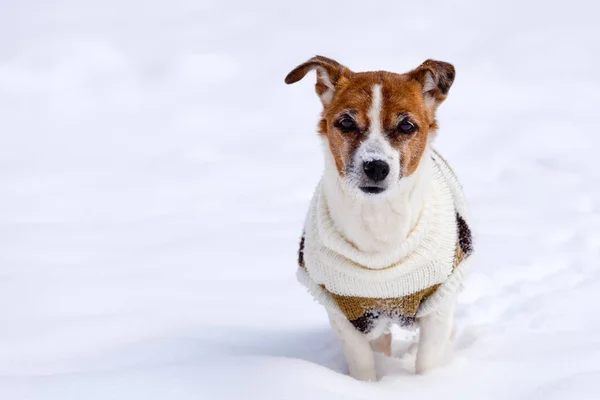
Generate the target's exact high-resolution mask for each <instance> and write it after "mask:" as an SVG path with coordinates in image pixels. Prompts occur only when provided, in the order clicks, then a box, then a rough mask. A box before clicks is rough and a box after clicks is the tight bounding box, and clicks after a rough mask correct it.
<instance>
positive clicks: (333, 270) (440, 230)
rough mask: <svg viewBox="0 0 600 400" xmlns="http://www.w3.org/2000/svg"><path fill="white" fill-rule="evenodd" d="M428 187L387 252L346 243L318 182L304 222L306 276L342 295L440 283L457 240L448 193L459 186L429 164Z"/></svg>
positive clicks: (405, 291)
mask: <svg viewBox="0 0 600 400" xmlns="http://www.w3.org/2000/svg"><path fill="white" fill-rule="evenodd" d="M432 175H433V179H432V190H430V191H429V194H428V196H427V197H426V199H425V201H424V205H423V209H422V211H421V215H420V216H419V218H418V221H417V223H416V225H415V227H414V228H413V229H412V231H411V232H410V233H409V235H408V237H407V239H406V240H405V241H404V242H402V244H401V245H400V246H399V247H398V248H396V249H393V250H391V251H388V252H382V253H365V252H362V251H359V250H358V249H357V248H356V247H355V246H354V245H353V244H352V243H350V242H348V241H347V240H346V239H345V238H344V237H343V236H342V235H341V234H340V232H339V231H338V230H337V229H336V227H335V224H334V222H333V221H332V219H331V216H330V213H329V209H328V206H327V201H326V198H325V191H324V190H323V187H322V183H321V184H320V185H319V187H318V188H317V191H316V193H315V195H314V197H313V201H312V203H311V207H310V209H309V213H308V216H307V220H306V226H305V248H304V259H305V267H306V270H307V273H308V276H309V277H310V279H311V280H312V281H313V282H314V283H316V284H317V285H324V286H325V288H326V289H327V291H329V292H332V293H336V294H339V295H345V296H359V297H371V298H373V297H374V298H394V297H400V296H405V295H409V294H412V293H415V292H417V291H419V290H422V289H425V288H428V287H430V286H433V285H435V284H438V283H442V282H444V281H445V280H446V279H447V278H448V277H449V276H450V274H451V273H452V265H453V260H454V253H455V249H456V243H457V231H456V209H455V201H454V199H453V197H454V196H453V192H455V190H459V188H453V187H450V185H458V183H457V182H456V181H449V179H448V178H447V176H446V175H447V174H446V171H443V170H442V169H441V168H440V166H439V165H437V164H436V163H434V167H433V169H432Z"/></svg>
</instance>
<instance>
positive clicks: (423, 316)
mask: <svg viewBox="0 0 600 400" xmlns="http://www.w3.org/2000/svg"><path fill="white" fill-rule="evenodd" d="M312 70H315V71H316V76H317V81H316V86H315V89H316V92H317V95H318V96H319V98H320V100H321V103H322V105H323V111H322V113H321V118H320V121H319V123H318V133H319V137H320V138H321V139H322V142H323V148H324V153H325V169H324V173H323V176H322V178H321V181H320V182H319V185H318V187H317V189H316V191H315V194H314V196H313V199H312V201H311V205H310V208H309V211H308V214H307V217H306V222H305V225H304V231H303V234H302V238H301V240H300V249H299V252H298V264H299V268H298V272H297V276H298V280H299V281H300V282H301V283H302V284H303V285H305V286H306V287H307V288H308V290H309V292H310V293H311V294H312V295H313V296H314V297H315V299H316V300H317V301H318V302H319V303H321V304H322V305H323V306H325V308H326V310H327V312H328V314H329V320H330V322H331V325H332V328H333V330H334V332H335V333H336V336H337V337H338V338H339V339H340V340H341V342H342V344H343V351H344V355H345V357H346V361H347V364H348V370H349V373H350V375H351V376H352V377H353V378H355V379H358V380H363V381H374V380H376V370H375V358H374V351H377V352H383V353H385V354H386V355H388V356H390V355H391V344H392V337H391V333H390V327H391V326H392V325H393V324H398V325H400V326H404V327H408V326H413V325H414V326H415V327H418V329H419V343H418V345H417V354H416V361H415V372H416V373H419V374H421V373H424V372H426V371H429V370H430V369H432V368H435V367H437V366H439V365H440V364H441V363H442V362H443V359H444V357H445V354H446V352H447V350H449V349H450V348H451V343H452V341H453V337H454V309H455V304H456V299H457V294H458V292H459V291H460V289H461V287H462V281H463V278H464V276H465V273H466V271H467V270H468V266H469V264H470V262H469V261H470V259H471V255H472V253H473V245H472V237H471V229H470V225H469V223H468V219H467V209H466V202H465V198H464V194H463V191H462V186H461V185H460V184H459V182H458V180H457V178H456V175H455V174H454V172H453V171H452V169H451V168H450V167H449V165H448V163H447V162H446V161H445V160H444V159H443V158H442V157H441V156H440V154H439V153H438V152H437V151H435V150H434V149H433V147H432V142H433V140H434V139H435V137H436V135H437V131H438V124H437V121H436V110H437V108H438V106H439V105H440V104H441V103H442V102H443V101H444V100H445V99H446V97H447V95H448V92H449V90H450V87H451V86H452V83H453V82H454V78H455V69H454V67H453V66H452V65H451V64H449V63H446V62H441V61H435V60H427V61H425V62H424V63H423V64H421V65H420V66H419V67H417V68H416V69H414V70H412V71H410V72H407V73H404V74H396V73H392V72H386V71H374V72H353V71H351V70H350V69H348V68H347V67H345V66H343V65H341V64H340V63H338V62H337V61H335V60H332V59H329V58H326V57H322V56H316V57H313V58H311V59H310V60H308V61H306V62H304V63H302V64H300V65H298V66H297V67H296V68H294V69H293V70H292V71H291V72H290V73H289V74H288V75H287V77H286V78H285V82H286V83H287V84H292V83H295V82H298V81H299V80H301V79H302V78H304V76H305V75H306V74H307V73H308V72H309V71H312Z"/></svg>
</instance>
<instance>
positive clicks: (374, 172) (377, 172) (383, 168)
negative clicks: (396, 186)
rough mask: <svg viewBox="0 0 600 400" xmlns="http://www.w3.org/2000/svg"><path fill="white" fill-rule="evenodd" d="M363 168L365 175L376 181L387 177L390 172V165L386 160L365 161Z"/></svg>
mask: <svg viewBox="0 0 600 400" xmlns="http://www.w3.org/2000/svg"><path fill="white" fill-rule="evenodd" d="M363 169H364V171H365V175H367V176H368V177H369V178H370V179H372V180H374V181H375V182H379V181H382V180H384V179H385V177H386V176H388V174H389V173H390V166H389V165H388V163H386V162H385V161H381V160H373V161H367V162H364V163H363Z"/></svg>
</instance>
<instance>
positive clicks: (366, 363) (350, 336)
mask: <svg viewBox="0 0 600 400" xmlns="http://www.w3.org/2000/svg"><path fill="white" fill-rule="evenodd" d="M329 321H330V322H331V326H332V328H333V330H334V331H335V333H336V335H337V337H338V338H339V339H340V341H341V342H342V345H343V348H344V355H345V356H346V362H347V363H348V371H349V372H350V376H351V377H353V378H354V379H358V380H359V381H376V380H377V374H376V371H375V355H374V353H373V350H372V349H371V345H370V343H369V340H368V339H367V336H366V335H364V334H362V333H360V332H359V331H358V330H357V329H356V328H355V327H354V326H353V325H352V324H351V323H350V321H348V319H347V318H346V317H345V316H343V315H339V314H334V313H329Z"/></svg>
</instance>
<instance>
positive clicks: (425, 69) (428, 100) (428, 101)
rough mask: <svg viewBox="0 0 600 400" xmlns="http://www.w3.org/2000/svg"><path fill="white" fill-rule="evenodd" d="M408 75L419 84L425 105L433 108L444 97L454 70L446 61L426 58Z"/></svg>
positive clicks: (450, 84)
mask: <svg viewBox="0 0 600 400" xmlns="http://www.w3.org/2000/svg"><path fill="white" fill-rule="evenodd" d="M409 75H410V77H411V78H412V79H414V80H416V81H417V82H419V83H420V84H421V87H422V88H423V98H424V99H425V105H427V107H429V108H431V109H435V108H437V106H439V105H440V104H441V103H442V102H443V101H444V100H445V99H446V97H447V95H448V91H449V90H450V86H452V83H453V82H454V77H455V75H456V71H455V70H454V66H453V65H452V64H448V63H447V62H443V61H436V60H427V61H425V62H424V63H423V64H421V65H420V66H419V67H418V68H417V69H415V70H412V71H411V72H409Z"/></svg>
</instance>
